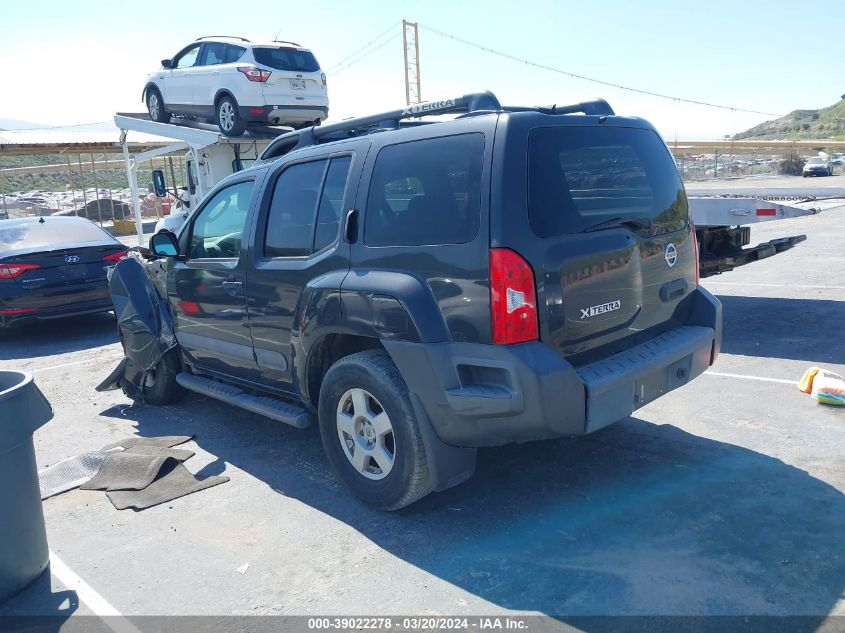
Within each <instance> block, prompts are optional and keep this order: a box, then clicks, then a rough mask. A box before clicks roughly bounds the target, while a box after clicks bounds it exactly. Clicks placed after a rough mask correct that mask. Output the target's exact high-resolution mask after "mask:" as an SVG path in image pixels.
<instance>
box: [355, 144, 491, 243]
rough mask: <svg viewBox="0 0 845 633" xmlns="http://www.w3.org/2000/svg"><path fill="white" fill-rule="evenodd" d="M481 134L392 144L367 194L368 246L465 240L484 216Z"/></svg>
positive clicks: (382, 153)
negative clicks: (482, 205) (482, 215)
mask: <svg viewBox="0 0 845 633" xmlns="http://www.w3.org/2000/svg"><path fill="white" fill-rule="evenodd" d="M483 157H484V135H483V134H461V135H458V136H447V137H442V138H433V139H426V140H423V141H412V142H409V143H401V144H399V145H390V146H388V147H385V148H384V149H382V150H381V151H380V152H379V154H378V158H377V159H376V164H375V168H374V170H373V176H372V179H371V184H370V192H369V196H368V198H367V214H366V219H365V223H364V242H365V243H366V244H367V245H368V246H420V245H423V244H465V243H467V242H470V241H472V239H473V238H474V237H475V236H476V235H477V234H478V228H479V224H480V221H481V168H482V164H483Z"/></svg>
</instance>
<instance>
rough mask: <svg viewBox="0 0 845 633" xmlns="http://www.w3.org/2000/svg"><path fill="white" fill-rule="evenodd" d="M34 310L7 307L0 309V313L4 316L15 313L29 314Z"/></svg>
mask: <svg viewBox="0 0 845 633" xmlns="http://www.w3.org/2000/svg"><path fill="white" fill-rule="evenodd" d="M35 311H36V309H35V308H7V309H0V314H2V315H4V316H14V315H16V314H31V313H33V312H35Z"/></svg>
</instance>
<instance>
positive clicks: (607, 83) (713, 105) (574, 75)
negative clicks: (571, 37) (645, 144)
mask: <svg viewBox="0 0 845 633" xmlns="http://www.w3.org/2000/svg"><path fill="white" fill-rule="evenodd" d="M420 27H422V28H424V29H426V30H427V31H431V32H432V33H434V34H436V35H439V36H440V37H444V38H446V39H450V40H454V41H456V42H459V43H461V44H464V45H466V46H471V47H473V48H477V49H479V50H481V51H484V52H486V53H492V54H493V55H498V56H499V57H504V58H505V59H509V60H511V61H515V62H519V63H521V64H525V65H527V66H533V67H534V68H539V69H541V70H548V71H551V72H553V73H557V74H559V75H566V76H567V77H572V78H573V79H581V80H583V81H589V82H592V83H595V84H600V85H602V86H609V87H611V88H619V89H620V90H627V91H629V92H636V93H638V94H643V95H648V96H650V97H658V98H660V99H669V100H671V101H676V102H683V103H692V104H695V105H701V106H707V107H710V108H719V109H721V110H730V111H732V112H747V113H750V114H762V115H765V116H773V117H779V116H781V115H780V114H775V113H773V112H761V111H759V110H748V109H746V108H735V107H732V106H726V105H721V104H718V103H708V102H707V101H696V100H695V99H684V98H683V97H673V96H671V95H667V94H662V93H660V92H652V91H650V90H641V89H639V88H631V87H630V86H623V85H621V84H615V83H613V82H610V81H603V80H601V79H595V78H593V77H587V76H586V75H579V74H578V73H573V72H569V71H567V70H561V69H560V68H554V67H552V66H546V65H545V64H538V63H537V62H532V61H531V60H528V59H524V58H522V57H517V56H516V55H511V54H509V53H503V52H502V51H497V50H495V49H492V48H490V47H488V46H482V45H481V44H476V43H475V42H470V41H468V40H465V39H463V38H460V37H457V36H455V35H451V34H449V33H444V32H443V31H440V30H438V29H435V28H434V27H431V26H426V25H425V24H420Z"/></svg>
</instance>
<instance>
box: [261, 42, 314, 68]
mask: <svg viewBox="0 0 845 633" xmlns="http://www.w3.org/2000/svg"><path fill="white" fill-rule="evenodd" d="M252 54H253V55H255V61H256V62H258V63H259V64H261V65H262V66H267V67H269V68H275V69H276V70H289V71H292V72H297V73H313V72H316V71H318V70H320V64H318V63H317V58H316V57H314V54H313V53H311V52H309V51H300V50H297V49H295V48H253V49H252Z"/></svg>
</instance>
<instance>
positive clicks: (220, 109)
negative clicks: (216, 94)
mask: <svg viewBox="0 0 845 633" xmlns="http://www.w3.org/2000/svg"><path fill="white" fill-rule="evenodd" d="M214 119H215V121H216V122H217V127H218V128H220V131H221V132H222V133H223V134H225V135H226V136H240V135H241V134H243V133H244V131H245V130H246V121H244V119H243V117H242V116H241V113H240V110H239V109H238V103H237V101H235V100H234V99H233V98H232V97H230V96H228V95H226V96H224V97H221V98H220V100H219V101H218V102H217V107H216V108H214Z"/></svg>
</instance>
